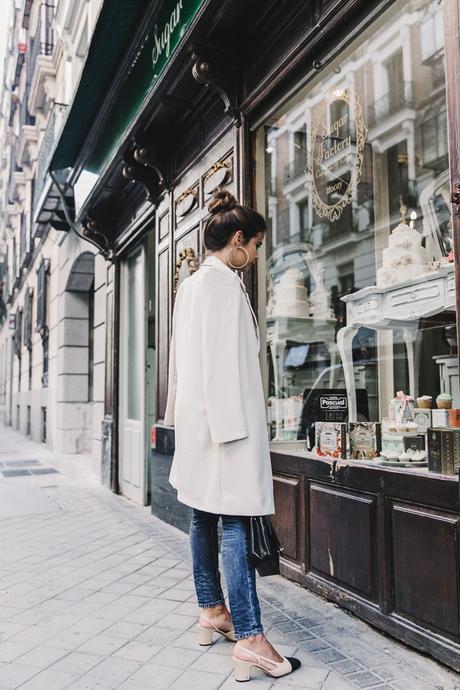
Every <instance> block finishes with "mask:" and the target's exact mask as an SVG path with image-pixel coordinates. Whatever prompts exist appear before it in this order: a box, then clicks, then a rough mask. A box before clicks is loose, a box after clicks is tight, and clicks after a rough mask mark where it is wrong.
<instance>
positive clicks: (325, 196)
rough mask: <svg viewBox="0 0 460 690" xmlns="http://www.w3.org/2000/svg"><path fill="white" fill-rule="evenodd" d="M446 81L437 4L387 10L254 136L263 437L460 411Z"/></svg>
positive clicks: (415, 2) (424, 0) (419, 2)
mask: <svg viewBox="0 0 460 690" xmlns="http://www.w3.org/2000/svg"><path fill="white" fill-rule="evenodd" d="M444 81H445V80H444V50H443V34H442V6H441V5H440V3H439V2H438V1H437V0H410V1H409V2H402V1H401V2H396V3H394V5H393V6H392V8H391V9H390V10H389V11H388V12H387V13H385V14H383V15H381V16H380V17H379V19H378V20H377V21H376V22H375V24H374V25H373V26H372V27H370V29H368V30H367V32H366V33H365V34H362V35H361V36H360V37H359V40H357V41H356V42H355V43H354V44H353V45H351V46H350V48H349V49H348V50H347V51H346V52H344V53H342V55H341V58H340V60H338V61H336V62H335V63H333V64H331V65H330V66H328V67H326V68H325V69H324V70H322V71H321V74H320V75H319V76H318V78H317V79H316V80H315V81H314V82H312V83H311V85H310V86H309V87H308V88H307V89H305V90H304V91H303V92H302V93H299V94H298V95H297V96H296V97H295V98H294V99H293V100H292V101H291V103H289V104H288V105H286V106H284V107H283V108H282V109H280V111H279V112H278V113H277V114H276V115H275V116H274V117H272V118H271V119H270V122H269V123H267V125H266V126H265V127H264V128H263V133H262V134H260V133H259V141H261V142H262V145H261V146H260V156H263V158H264V165H263V166H260V169H262V168H263V170H264V174H265V213H266V215H267V217H268V221H269V223H268V225H269V232H268V233H267V238H266V243H265V244H266V247H265V248H266V262H265V265H264V266H263V267H261V275H264V276H265V270H266V280H267V286H266V287H267V300H266V307H267V309H266V333H267V365H268V366H267V377H268V381H267V389H268V405H269V422H270V428H271V431H270V435H271V438H272V439H276V440H279V441H289V440H295V439H305V438H306V439H307V444H308V445H309V447H310V448H313V446H314V445H315V434H314V430H315V429H314V427H315V422H316V421H320V420H323V421H327V420H329V421H342V420H344V419H346V420H348V421H360V420H361V421H372V422H382V420H385V419H386V418H387V417H388V416H389V410H390V401H391V400H392V398H394V396H395V394H396V392H397V391H400V390H402V391H404V394H405V396H407V395H410V396H412V397H413V398H414V407H415V408H416V407H417V404H418V403H417V398H418V397H420V398H421V397H422V396H426V397H424V398H423V400H422V401H421V404H427V403H426V401H427V400H428V399H429V398H431V405H432V407H433V408H436V398H437V396H438V395H439V394H440V393H445V394H446V396H447V394H450V395H451V396H452V397H453V406H454V407H457V406H459V407H460V395H459V390H458V367H457V354H456V343H455V342H454V335H453V334H454V331H455V329H454V328H452V325H453V324H454V323H455V310H454V303H455V294H454V290H455V288H454V280H453V263H452V261H453V257H452V231H451V223H450V207H449V186H448V179H449V175H448V149H447V122H446V97H445V86H444ZM262 147H263V149H264V150H263V151H262ZM447 369H449V371H450V374H449V375H448V374H447V373H446V372H447ZM430 414H431V413H430ZM445 416H446V415H444V417H445ZM444 417H443V416H442V414H441V415H440V416H439V415H438V416H436V414H435V415H434V417H433V418H431V417H430V421H432V422H436V420H438V421H441V418H442V419H444Z"/></svg>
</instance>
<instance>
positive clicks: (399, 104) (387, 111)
mask: <svg viewBox="0 0 460 690" xmlns="http://www.w3.org/2000/svg"><path fill="white" fill-rule="evenodd" d="M412 106H413V99H412V82H410V81H403V82H400V84H399V85H398V86H394V87H392V88H391V89H390V90H389V91H388V93H386V94H385V96H382V98H379V99H378V100H376V101H375V102H374V103H373V104H372V105H369V106H368V109H367V118H368V124H369V126H370V127H374V126H375V125H378V124H380V122H382V121H383V120H385V119H386V118H388V117H390V116H391V115H395V114H396V113H398V112H399V111H401V110H403V109H404V108H411V107H412Z"/></svg>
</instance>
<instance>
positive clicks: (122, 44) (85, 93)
mask: <svg viewBox="0 0 460 690" xmlns="http://www.w3.org/2000/svg"><path fill="white" fill-rule="evenodd" d="M149 5H150V2H149V0H104V3H103V6H102V9H101V11H100V13H99V16H98V18H97V22H96V27H95V29H94V33H93V35H92V37H91V44H90V47H89V51H88V56H87V58H86V61H85V64H84V67H83V70H82V74H81V78H80V82H79V84H78V87H77V90H76V92H75V96H74V99H73V102H72V104H71V105H70V107H69V114H68V116H67V119H66V122H65V124H64V128H63V131H62V134H61V137H60V139H59V142H58V144H57V146H56V149H55V151H54V154H53V158H52V161H51V165H50V167H51V169H52V170H62V169H63V168H69V167H72V166H73V165H74V163H75V160H76V158H77V156H78V154H79V152H80V151H81V148H82V146H83V143H84V141H85V139H86V137H87V135H88V134H89V132H90V130H91V127H92V126H93V124H94V121H95V118H96V116H97V114H98V112H99V110H100V108H101V106H102V104H103V101H104V99H105V98H106V96H107V93H108V91H109V89H110V86H111V84H112V82H113V79H114V77H115V75H116V72H117V70H118V68H119V67H120V64H121V61H122V59H123V57H124V55H125V54H126V52H127V49H128V47H129V46H130V44H131V42H132V40H133V34H134V32H135V29H136V27H137V25H138V23H139V19H140V17H141V16H142V15H143V14H144V12H145V11H146V9H147V8H148V6H149Z"/></svg>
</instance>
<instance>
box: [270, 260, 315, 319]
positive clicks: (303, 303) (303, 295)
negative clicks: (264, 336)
mask: <svg viewBox="0 0 460 690" xmlns="http://www.w3.org/2000/svg"><path fill="white" fill-rule="evenodd" d="M303 281H304V277H303V273H302V271H299V270H298V269H297V268H289V269H288V270H287V271H286V272H285V273H283V275H282V276H281V278H280V280H279V282H278V283H277V284H276V285H275V287H274V290H273V297H272V298H271V299H270V302H269V305H268V312H269V315H270V316H279V317H283V316H288V317H293V318H296V317H306V316H308V315H309V311H310V304H309V301H308V290H307V288H306V287H305V286H304V283H303Z"/></svg>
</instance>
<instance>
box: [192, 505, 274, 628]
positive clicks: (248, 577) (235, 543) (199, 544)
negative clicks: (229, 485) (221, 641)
mask: <svg viewBox="0 0 460 690" xmlns="http://www.w3.org/2000/svg"><path fill="white" fill-rule="evenodd" d="M219 517H221V518H222V565H223V569H224V574H225V581H226V583H227V588H228V599H229V608H230V612H231V614H232V620H233V628H234V631H235V637H236V639H237V640H242V639H243V638H245V637H251V636H252V635H257V634H258V633H261V632H263V627H262V624H261V621H260V606H259V600H258V598H257V592H256V574H255V568H254V566H252V565H251V564H250V563H249V562H248V527H249V518H248V517H245V516H242V517H240V516H236V515H221V516H219V515H215V514H214V513H205V512H204V511H202V510H197V509H196V508H194V509H193V513H192V522H191V525H190V544H191V547H192V561H193V576H194V579H195V589H196V596H197V599H198V606H200V607H201V608H211V607H213V606H218V605H219V604H224V603H225V599H224V593H223V591H222V587H221V583H220V573H219V551H218V541H217V523H218V521H219Z"/></svg>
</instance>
